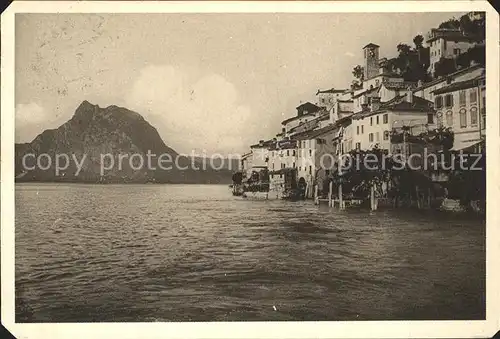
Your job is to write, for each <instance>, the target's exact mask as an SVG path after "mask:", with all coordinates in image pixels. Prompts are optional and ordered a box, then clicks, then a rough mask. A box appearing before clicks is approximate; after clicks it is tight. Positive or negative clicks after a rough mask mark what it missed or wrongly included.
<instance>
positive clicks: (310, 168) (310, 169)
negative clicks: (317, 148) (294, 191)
mask: <svg viewBox="0 0 500 339" xmlns="http://www.w3.org/2000/svg"><path fill="white" fill-rule="evenodd" d="M311 173H312V166H309V174H311Z"/></svg>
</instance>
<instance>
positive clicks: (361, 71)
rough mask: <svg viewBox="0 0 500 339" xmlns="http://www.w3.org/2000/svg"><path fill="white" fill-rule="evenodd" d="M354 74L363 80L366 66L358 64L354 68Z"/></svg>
mask: <svg viewBox="0 0 500 339" xmlns="http://www.w3.org/2000/svg"><path fill="white" fill-rule="evenodd" d="M352 75H353V76H354V77H355V78H356V79H358V80H359V81H360V82H362V81H363V80H364V78H365V69H364V67H362V66H360V65H356V67H354V68H353V70H352Z"/></svg>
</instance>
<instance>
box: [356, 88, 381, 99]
mask: <svg viewBox="0 0 500 339" xmlns="http://www.w3.org/2000/svg"><path fill="white" fill-rule="evenodd" d="M379 88H380V86H377V87H373V88H370V89H367V90H366V91H363V92H360V93H358V94H355V95H353V96H352V97H353V98H359V97H360V96H362V95H365V94H370V93H372V92H375V91H378V90H379Z"/></svg>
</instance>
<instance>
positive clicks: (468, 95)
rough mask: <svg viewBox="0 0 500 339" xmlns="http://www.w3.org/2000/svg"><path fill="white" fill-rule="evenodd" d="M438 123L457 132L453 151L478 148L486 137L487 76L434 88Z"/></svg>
mask: <svg viewBox="0 0 500 339" xmlns="http://www.w3.org/2000/svg"><path fill="white" fill-rule="evenodd" d="M434 95H435V103H434V107H435V108H436V112H437V114H436V116H437V124H438V125H439V126H443V127H450V128H451V129H452V130H453V133H454V143H453V148H452V149H453V150H474V149H475V148H477V147H475V146H480V142H481V141H482V140H484V139H483V138H484V132H485V124H486V115H485V112H486V109H485V108H486V87H485V76H484V75H481V76H478V77H476V78H473V79H468V80H464V81H458V82H454V83H452V84H449V85H447V86H445V87H441V88H439V89H437V90H435V91H434Z"/></svg>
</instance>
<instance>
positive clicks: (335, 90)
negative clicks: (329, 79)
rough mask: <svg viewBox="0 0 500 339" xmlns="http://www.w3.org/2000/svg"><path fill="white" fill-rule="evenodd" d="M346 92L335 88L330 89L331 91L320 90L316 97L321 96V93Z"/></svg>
mask: <svg viewBox="0 0 500 339" xmlns="http://www.w3.org/2000/svg"><path fill="white" fill-rule="evenodd" d="M344 92H345V89H335V88H330V89H326V90H323V91H322V90H320V89H318V92H317V93H316V95H318V94H320V93H344Z"/></svg>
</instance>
